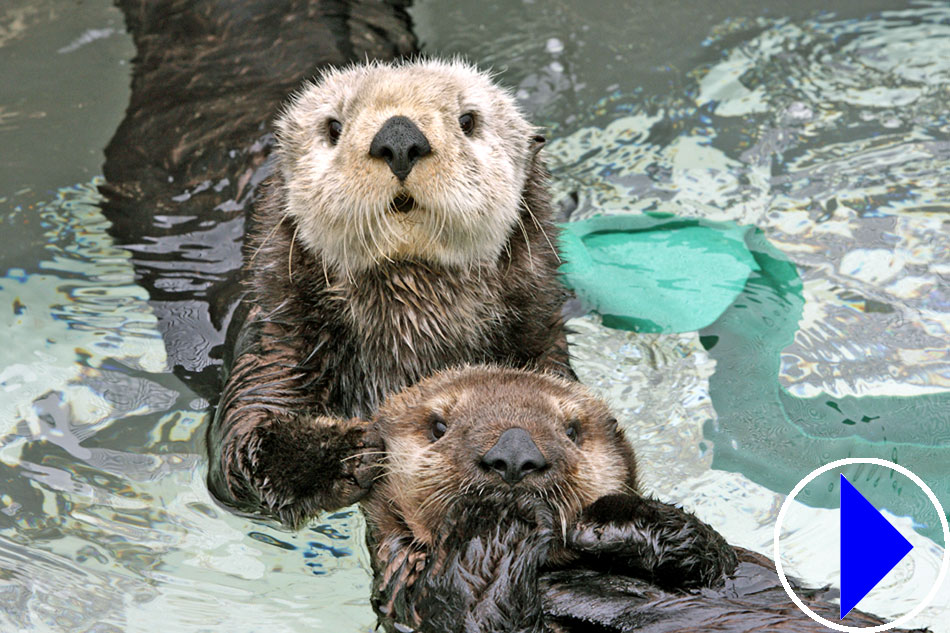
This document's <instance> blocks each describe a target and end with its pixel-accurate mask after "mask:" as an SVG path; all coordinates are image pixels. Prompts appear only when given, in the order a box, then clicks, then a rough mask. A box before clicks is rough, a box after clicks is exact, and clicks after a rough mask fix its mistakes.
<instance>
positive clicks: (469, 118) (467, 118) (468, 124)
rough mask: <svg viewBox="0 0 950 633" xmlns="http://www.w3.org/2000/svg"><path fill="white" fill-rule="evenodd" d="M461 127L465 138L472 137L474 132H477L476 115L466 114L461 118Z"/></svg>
mask: <svg viewBox="0 0 950 633" xmlns="http://www.w3.org/2000/svg"><path fill="white" fill-rule="evenodd" d="M459 127H460V128H462V133H463V134H465V136H471V135H472V132H474V131H475V115H474V114H472V113H471V112H466V113H465V114H463V115H462V116H460V117H459Z"/></svg>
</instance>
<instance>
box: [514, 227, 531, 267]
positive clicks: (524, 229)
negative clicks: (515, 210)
mask: <svg viewBox="0 0 950 633" xmlns="http://www.w3.org/2000/svg"><path fill="white" fill-rule="evenodd" d="M518 226H520V227H521V234H522V235H524V245H525V247H527V249H528V265H529V266H531V270H534V258H533V257H532V256H531V240H529V239H528V230H527V229H526V228H525V226H524V222H522V221H521V218H520V217H519V218H518Z"/></svg>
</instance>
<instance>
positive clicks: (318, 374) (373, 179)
mask: <svg viewBox="0 0 950 633" xmlns="http://www.w3.org/2000/svg"><path fill="white" fill-rule="evenodd" d="M275 128H276V134H277V147H276V161H277V163H276V168H275V173H274V176H273V178H272V180H271V181H270V182H269V183H268V184H267V186H266V192H265V193H264V195H263V196H262V198H261V199H260V201H259V202H258V204H257V205H256V206H255V210H254V213H253V214H252V217H251V227H250V229H249V234H248V238H247V240H246V252H245V265H244V269H243V275H244V278H245V280H246V296H245V298H244V300H243V302H242V308H241V310H242V312H241V313H240V314H239V315H238V316H237V317H236V318H235V319H234V321H233V323H234V325H233V327H234V328H236V329H235V331H233V332H232V335H231V338H232V340H234V341H235V343H234V346H233V354H232V358H230V359H226V365H227V366H228V367H229V372H228V376H227V378H226V383H225V387H224V389H223V393H222V396H221V399H220V402H219V404H218V408H217V411H216V414H215V418H214V421H213V422H212V424H211V425H210V428H209V430H208V447H209V457H210V467H209V474H208V484H209V488H210V489H211V491H212V492H213V493H214V494H215V496H216V497H218V499H220V500H222V501H223V502H225V503H226V504H228V505H230V506H232V507H234V508H237V509H239V510H244V511H249V512H255V513H263V514H268V515H271V516H274V517H276V518H278V519H280V520H281V521H283V522H284V523H286V524H288V525H290V526H298V525H299V524H300V523H301V522H302V521H304V520H306V519H307V518H308V517H310V516H312V515H313V514H315V513H316V512H318V511H320V510H329V509H334V508H337V507H340V506H343V505H348V504H350V503H353V502H355V501H356V500H358V499H359V498H360V497H361V496H362V495H364V494H365V493H366V490H367V489H368V488H369V486H370V483H371V479H372V473H373V468H374V464H375V461H376V457H377V448H378V446H377V444H378V442H377V440H376V439H375V438H374V437H373V434H372V433H371V432H369V426H368V424H367V423H366V422H364V420H368V419H369V418H370V417H371V416H372V415H373V413H374V412H375V410H376V408H377V406H378V405H379V403H380V402H381V401H382V399H383V398H384V397H385V396H386V395H387V394H389V393H392V392H394V391H398V390H399V389H402V388H403V387H406V386H407V385H411V384H413V383H415V382H416V381H418V380H419V379H421V378H423V377H425V376H427V375H429V374H431V373H433V372H435V371H438V370H440V369H443V368H445V367H450V366H454V365H458V364H462V363H474V362H493V363H498V364H501V365H505V366H510V367H519V368H530V369H539V370H547V371H553V372H557V373H560V374H562V375H566V376H571V375H572V372H571V369H570V366H569V364H568V356H567V347H566V342H565V337H564V331H563V320H562V317H561V306H562V303H563V301H564V298H565V291H564V290H563V288H562V286H561V285H560V282H559V280H558V279H557V276H556V269H557V266H558V264H559V260H558V255H557V252H556V250H555V243H556V235H555V230H554V226H553V224H552V222H551V205H550V201H549V198H548V194H547V192H546V190H545V177H546V176H545V170H544V167H543V164H542V162H541V160H540V158H539V156H538V151H539V150H540V148H541V146H542V145H543V144H544V139H543V138H542V137H540V136H538V135H537V134H536V130H535V129H534V128H533V127H532V126H531V125H530V124H529V123H528V122H527V121H526V120H525V118H524V117H523V116H522V115H521V113H520V112H519V111H518V108H517V106H516V104H515V102H514V99H513V98H512V97H511V95H510V94H509V93H508V92H507V91H505V90H503V89H502V88H500V87H499V86H497V85H496V84H495V83H493V82H492V80H491V78H490V77H489V76H488V75H487V74H485V73H482V72H479V71H478V70H477V69H475V68H474V67H472V66H470V65H468V64H465V63H462V62H461V61H438V60H415V61H408V62H402V63H368V64H364V65H358V66H350V67H347V68H344V69H337V70H331V71H328V72H326V73H325V74H324V75H323V76H322V77H321V78H320V79H319V80H317V81H315V82H314V83H312V84H309V85H307V86H306V87H304V88H303V89H302V90H300V91H299V92H298V94H296V96H294V97H293V98H292V99H291V101H290V102H289V104H288V105H287V106H286V108H285V109H284V111H283V113H282V114H281V115H280V116H279V118H278V119H277V121H276V124H275Z"/></svg>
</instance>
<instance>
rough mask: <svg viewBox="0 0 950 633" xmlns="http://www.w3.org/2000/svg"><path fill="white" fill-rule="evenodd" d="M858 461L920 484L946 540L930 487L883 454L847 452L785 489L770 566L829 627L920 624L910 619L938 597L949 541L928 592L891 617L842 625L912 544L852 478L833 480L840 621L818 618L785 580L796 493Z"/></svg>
mask: <svg viewBox="0 0 950 633" xmlns="http://www.w3.org/2000/svg"><path fill="white" fill-rule="evenodd" d="M863 464H868V465H872V466H875V467H879V468H888V469H890V470H893V471H895V472H896V473H898V474H899V475H902V476H903V477H906V478H907V479H909V480H910V481H912V482H913V483H914V484H915V485H916V486H917V487H918V488H920V489H921V490H922V491H923V492H924V494H925V495H926V496H927V498H928V499H929V500H930V502H931V503H932V504H933V506H934V508H935V509H936V511H937V513H936V518H937V520H938V521H939V523H940V528H941V530H942V532H943V543H944V544H950V521H948V520H947V514H946V513H945V512H944V510H943V507H942V506H941V505H940V501H939V500H938V499H937V495H935V494H934V492H933V490H931V489H930V487H929V486H928V485H927V484H926V483H925V482H924V481H923V480H922V479H921V478H920V477H918V476H917V475H915V474H914V473H912V472H911V471H910V470H908V469H907V468H905V467H904V466H901V465H900V464H896V463H894V462H890V461H888V460H885V459H880V458H877V457H848V458H845V459H839V460H837V461H834V462H832V463H830V464H826V465H824V466H822V467H820V468H816V469H815V470H813V471H811V472H810V473H809V474H808V475H807V476H805V478H803V479H802V480H801V481H800V482H798V483H797V484H796V485H795V487H794V488H792V490H791V492H789V493H788V496H787V497H786V498H785V501H784V502H782V507H781V508H779V511H778V517H776V520H775V529H774V532H773V535H772V552H773V560H774V561H775V571H776V572H777V573H778V577H779V580H780V581H781V582H782V586H783V587H784V588H785V592H786V593H787V594H788V597H789V598H790V599H791V601H792V602H794V603H795V605H796V606H797V607H798V608H799V609H801V610H802V612H803V613H805V615H807V616H808V617H809V618H811V619H812V620H814V621H815V622H818V623H819V624H822V625H824V626H826V627H828V628H829V629H833V630H835V631H842V633H884V632H885V631H888V630H889V629H892V628H895V627H902V626H908V625H912V626H919V624H916V623H914V618H916V617H917V616H918V615H919V614H920V613H921V611H923V610H924V609H925V608H927V606H928V605H929V604H930V603H931V602H933V600H934V598H935V597H936V596H937V592H938V591H940V587H941V585H942V584H943V581H944V579H945V578H946V576H947V573H948V571H950V546H946V545H945V546H944V548H943V557H942V560H941V563H940V570H939V571H938V572H937V577H936V579H935V580H934V582H933V584H932V585H931V587H930V591H928V592H927V594H926V595H925V596H923V598H921V600H920V602H918V603H917V605H916V606H915V607H914V608H912V609H911V610H910V611H908V612H907V613H905V614H903V615H901V616H900V617H898V618H896V619H895V620H892V621H890V622H887V623H885V624H879V625H877V626H870V627H860V626H848V625H846V624H844V622H847V621H848V619H847V618H846V616H847V614H848V613H849V612H851V611H852V610H853V609H854V608H855V606H856V605H857V604H858V603H859V602H861V601H862V600H864V598H865V596H867V595H868V593H869V592H870V591H871V590H872V589H874V587H875V586H877V585H878V584H879V583H880V582H881V581H882V580H884V577H885V576H887V575H888V573H890V571H891V570H892V569H894V567H895V566H896V565H897V564H898V563H899V562H900V561H901V560H903V559H904V557H905V556H907V554H908V553H909V552H910V551H911V550H912V549H913V547H912V545H911V544H910V542H908V540H907V539H906V538H904V536H903V535H902V534H900V533H899V532H898V531H897V530H896V529H895V528H894V526H892V525H891V524H890V523H889V522H888V521H887V519H885V518H884V516H883V515H882V514H881V513H880V512H879V511H878V510H877V508H875V507H874V506H873V505H871V503H870V502H869V501H868V500H867V499H865V498H864V497H863V496H862V495H861V493H860V492H859V491H858V490H857V489H856V488H855V487H854V486H853V485H851V482H849V481H848V480H847V479H845V478H844V477H839V478H838V479H837V481H839V482H840V484H839V488H840V490H841V507H840V515H839V516H840V519H839V521H840V523H839V528H840V530H839V531H840V534H839V543H838V544H839V545H840V551H841V554H840V559H839V561H838V562H839V564H840V567H839V573H840V577H839V578H840V585H841V587H840V589H841V593H840V596H841V609H840V617H841V620H843V621H841V620H839V621H837V622H835V621H832V620H829V619H826V618H823V617H822V616H820V615H818V614H817V613H815V612H814V611H812V609H811V608H809V606H808V605H807V604H805V603H804V602H803V601H802V599H801V598H800V597H799V596H797V595H796V594H795V591H794V590H793V589H792V585H791V583H789V581H788V578H787V577H786V575H785V563H784V561H783V560H782V543H781V537H782V524H783V522H784V520H785V517H786V516H787V515H788V512H789V510H790V509H791V507H792V506H794V505H796V503H797V502H796V500H795V498H796V496H798V494H799V493H800V492H802V490H804V489H805V487H806V486H807V485H808V484H809V483H811V482H812V481H814V480H815V479H817V478H818V477H820V476H821V475H823V474H824V473H827V472H828V471H830V470H835V469H842V468H845V467H848V468H850V469H852V470H853V469H854V467H855V466H857V465H863ZM839 475H840V473H839ZM863 476H865V477H866V476H867V471H864V475H863ZM833 481H834V480H833ZM912 538H913V537H912ZM818 545H819V547H818V550H819V551H818V552H816V555H817V556H826V554H824V553H823V552H825V551H827V549H826V547H825V546H822V545H821V544H818Z"/></svg>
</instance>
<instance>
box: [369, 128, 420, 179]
mask: <svg viewBox="0 0 950 633" xmlns="http://www.w3.org/2000/svg"><path fill="white" fill-rule="evenodd" d="M431 153H432V148H431V147H430V146H429V139H427V138H426V137H425V134H423V133H422V131H421V130H419V128H417V127H416V124H415V123H413V122H412V121H410V120H409V119H407V118H406V117H404V116H394V117H390V118H389V119H387V120H386V122H385V123H383V127H381V128H379V132H376V136H374V137H373V142H372V143H370V145H369V155H370V156H373V157H375V158H382V159H383V160H385V161H386V163H387V164H388V165H389V168H390V169H391V170H392V172H393V173H394V174H395V175H396V178H398V179H399V182H402V181H404V180H405V179H406V177H407V176H408V175H409V172H410V171H412V166H413V165H415V164H416V161H417V160H419V159H420V158H422V157H423V156H426V155H428V154H431Z"/></svg>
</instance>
